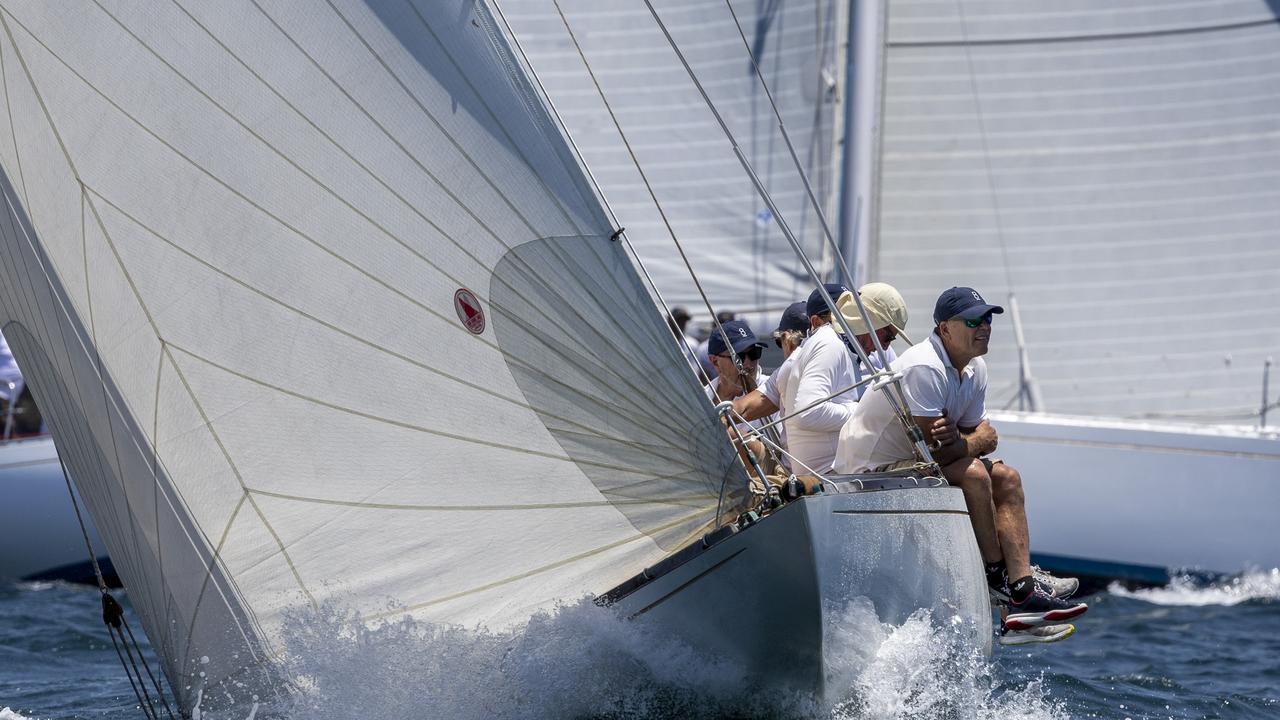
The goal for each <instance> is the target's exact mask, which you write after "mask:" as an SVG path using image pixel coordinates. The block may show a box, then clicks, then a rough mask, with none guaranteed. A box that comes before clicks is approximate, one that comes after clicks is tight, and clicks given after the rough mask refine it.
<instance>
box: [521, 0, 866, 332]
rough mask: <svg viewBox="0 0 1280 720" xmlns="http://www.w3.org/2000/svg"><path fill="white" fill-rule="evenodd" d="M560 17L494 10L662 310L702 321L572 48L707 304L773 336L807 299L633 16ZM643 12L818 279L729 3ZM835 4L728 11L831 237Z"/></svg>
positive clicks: (637, 12) (575, 4) (531, 10)
mask: <svg viewBox="0 0 1280 720" xmlns="http://www.w3.org/2000/svg"><path fill="white" fill-rule="evenodd" d="M559 5H560V7H561V8H562V9H563V11H564V18H565V20H564V21H562V19H561V17H560V15H559V14H558V13H557V12H556V8H555V6H554V5H553V4H552V3H551V2H550V1H549V0H507V1H506V2H503V3H502V4H501V7H502V10H503V12H504V13H505V16H506V18H507V19H508V20H509V21H510V22H511V25H512V28H513V30H514V32H515V35H516V37H517V38H518V39H519V41H520V44H521V47H523V49H524V50H525V51H526V52H527V53H528V54H529V57H530V61H531V64H532V65H533V67H534V69H535V70H536V71H537V73H538V76H539V78H540V79H541V80H542V82H543V83H544V84H545V86H546V88H547V92H548V94H549V95H550V97H551V100H552V102H553V103H554V105H555V107H556V109H557V111H558V112H559V113H560V114H561V115H562V116H563V117H564V120H565V123H566V125H567V126H568V127H569V131H570V134H571V136H572V137H573V139H574V141H575V143H576V144H577V145H578V147H579V148H580V149H581V150H582V153H583V155H584V157H585V158H586V161H587V165H588V166H589V167H590V168H591V170H592V172H593V174H594V175H595V176H596V178H597V179H598V180H599V181H600V183H601V185H602V186H603V188H604V193H605V195H606V197H607V199H608V200H609V204H610V207H612V208H613V210H614V211H615V212H616V213H617V214H618V219H619V222H620V223H621V224H622V225H625V226H626V228H627V235H628V237H629V238H630V239H631V241H632V243H634V244H635V246H636V252H637V253H638V254H639V255H640V256H641V258H642V259H643V260H644V262H645V266H646V267H647V268H648V269H649V271H650V272H651V273H652V274H653V276H654V280H655V283H656V284H657V285H658V287H659V289H660V290H661V291H662V293H663V295H664V297H665V299H666V300H667V301H668V302H669V303H672V304H682V305H686V306H688V307H690V308H691V309H693V310H694V311H695V312H700V313H702V314H704V315H705V313H706V310H705V306H704V305H703V302H702V299H701V298H700V297H699V295H698V293H697V291H696V290H695V288H694V286H693V282H692V280H691V279H690V276H689V271H688V270H687V269H686V268H685V266H684V264H683V262H682V261H681V260H680V257H679V255H678V253H677V252H676V248H675V245H674V244H673V242H672V240H671V236H670V234H669V232H668V231H667V229H666V227H665V225H664V224H663V222H662V218H661V216H660V215H659V213H658V210H657V207H656V206H655V204H654V202H653V199H652V198H651V197H650V194H649V192H648V190H647V189H646V188H645V185H644V181H643V179H642V178H641V176H640V174H639V173H638V172H637V171H636V169H635V166H634V164H633V163H632V161H631V159H630V157H629V156H628V154H627V150H626V148H625V146H624V145H623V142H622V137H621V136H620V135H619V133H618V131H617V129H616V128H615V127H614V124H613V121H612V120H611V119H610V116H609V110H608V109H607V108H606V107H605V105H604V101H602V99H601V94H600V92H598V91H597V90H596V88H595V87H594V85H593V84H592V78H591V74H590V73H589V72H588V67H587V65H584V63H583V59H582V57H580V56H579V54H578V50H577V49H576V48H575V46H574V39H575V38H576V40H577V42H578V43H579V44H580V45H581V48H582V54H583V56H585V57H586V63H587V64H589V66H590V70H591V71H592V72H594V74H595V76H596V80H598V81H599V83H600V86H601V88H602V91H603V94H604V97H605V99H607V101H608V103H609V105H610V106H611V108H612V110H613V112H614V113H615V114H616V116H617V118H618V123H619V125H621V127H622V132H623V133H624V134H625V136H626V139H627V140H628V141H629V142H630V143H631V145H632V147H633V149H634V150H635V153H636V155H637V157H638V158H639V161H640V163H641V166H642V168H643V169H644V171H645V173H646V175H647V177H648V180H649V182H650V183H651V184H652V186H653V189H654V193H655V194H656V195H657V198H658V201H659V202H660V203H661V204H662V209H663V210H664V211H665V212H666V214H667V217H668V219H669V220H670V221H671V224H672V226H673V228H674V230H675V232H676V234H677V236H678V237H679V238H680V240H681V242H682V244H683V245H684V248H685V250H686V251H687V252H688V253H689V254H690V262H691V264H692V265H693V268H694V270H695V271H696V272H697V273H698V279H699V281H700V282H701V283H702V284H703V286H704V288H705V289H706V291H707V295H708V297H709V298H710V300H711V302H712V304H713V305H714V306H715V308H716V309H717V310H732V311H736V312H738V313H740V314H745V315H747V316H748V317H750V318H752V321H753V322H757V323H775V324H776V323H777V320H778V317H779V316H780V315H781V313H782V310H783V309H785V308H786V306H787V305H790V304H791V303H793V302H795V301H796V300H798V299H803V298H805V297H808V294H809V292H811V291H812V290H813V282H812V281H811V280H810V279H809V276H808V275H807V273H806V272H805V270H804V266H803V265H801V264H800V261H799V260H798V259H797V257H796V254H795V252H794V251H793V250H792V249H791V246H790V245H789V244H788V243H787V241H786V239H785V238H784V237H783V235H782V233H781V232H779V230H778V228H777V225H776V224H775V222H774V218H773V216H772V214H771V213H770V212H769V210H768V208H767V207H766V205H765V204H764V202H763V201H762V200H761V199H760V197H759V195H758V194H757V193H756V191H755V189H754V188H753V187H752V184H751V182H750V180H749V178H748V176H747V175H746V174H745V173H744V172H743V170H742V167H741V166H740V165H739V163H738V161H737V160H736V159H735V158H734V155H733V152H732V146H731V145H730V144H729V141H728V140H726V138H725V136H724V133H723V131H722V130H721V129H720V127H719V126H718V125H717V124H716V122H715V119H714V118H713V116H712V114H711V113H710V111H708V110H707V108H706V105H705V103H704V101H703V100H702V98H701V97H700V96H699V94H698V92H697V89H696V88H695V86H694V84H693V83H692V82H691V81H690V79H689V77H688V75H687V74H686V72H685V71H684V69H683V68H681V66H680V65H679V63H678V61H677V60H676V56H675V54H674V53H673V52H672V50H671V48H670V46H669V45H668V42H667V40H666V39H665V38H664V37H663V35H662V32H661V30H660V29H659V27H658V25H657V23H656V22H655V21H654V19H653V16H652V15H651V14H650V13H649V11H648V9H647V8H646V7H645V6H644V4H643V3H639V2H623V1H621V0H562V1H561V2H560V3H559ZM653 5H654V7H655V9H656V10H657V13H658V15H659V17H660V18H661V19H662V21H663V23H664V24H666V25H667V27H668V29H669V30H670V31H671V34H672V36H673V37H674V38H675V41H676V42H677V43H678V45H679V46H680V48H681V49H682V50H683V51H684V52H685V53H686V54H687V55H688V57H689V61H690V63H691V65H692V66H693V69H694V71H695V72H696V73H697V76H698V78H699V80H700V81H701V82H702V83H703V85H705V86H706V88H707V91H708V93H709V94H710V96H711V99H712V101H713V102H714V103H715V104H716V107H717V108H718V109H719V110H720V112H721V113H722V114H723V115H724V116H725V119H726V121H727V122H728V123H729V125H730V128H731V130H732V131H733V133H734V136H735V137H736V138H737V140H738V142H739V143H740V145H741V147H742V150H743V153H744V154H745V155H746V157H747V158H748V160H750V162H751V163H752V165H753V166H754V168H755V169H756V172H757V173H758V174H759V175H760V177H761V179H762V181H763V182H764V184H765V185H766V186H767V187H768V189H769V191H770V193H771V194H772V195H773V197H774V200H775V201H776V202H777V203H778V206H779V208H780V210H781V212H782V214H783V217H784V218H785V220H786V221H787V223H788V224H789V226H790V227H791V229H792V230H793V231H794V232H795V233H796V235H797V236H798V238H799V239H800V241H801V243H802V245H803V246H804V248H805V250H806V253H807V254H808V255H809V256H810V257H811V258H812V259H813V261H814V262H815V264H817V265H818V267H819V271H820V272H823V273H828V272H831V271H832V270H833V269H834V267H835V263H834V261H833V259H832V253H831V252H830V250H829V249H828V245H827V242H826V240H825V239H824V238H823V235H822V229H821V225H820V223H819V222H818V216H817V213H816V212H815V211H814V210H813V209H812V206H811V204H810V201H809V198H808V197H807V195H806V194H805V190H804V185H803V183H802V182H801V180H800V175H799V173H798V172H797V170H796V168H795V164H794V163H793V161H792V159H791V155H790V154H789V153H788V151H787V147H786V144H785V143H784V141H783V137H782V133H781V132H780V131H779V129H778V121H777V118H776V117H775V115H774V111H773V109H772V108H771V107H770V105H769V101H768V98H767V96H766V95H765V91H764V89H763V87H762V86H761V85H760V81H759V80H758V79H757V78H756V76H755V73H754V71H753V70H752V67H751V62H750V60H751V56H750V55H748V50H747V46H744V44H743V40H742V37H741V35H740V34H739V31H738V28H737V27H736V26H735V24H734V19H733V15H731V14H730V12H729V8H728V5H727V4H726V3H724V2H702V3H690V2H686V1H683V0H680V1H673V0H668V1H665V2H664V1H662V0H656V1H655V2H654V3H653ZM844 5H845V3H839V2H834V1H832V0H801V1H800V2H785V3H743V2H734V3H733V8H734V12H735V13H736V14H737V16H738V20H739V21H740V23H741V25H742V29H743V31H744V32H745V34H746V37H747V41H748V43H749V46H750V49H751V53H752V54H754V56H755V58H756V60H757V62H758V63H759V65H760V69H761V71H762V72H763V74H764V77H765V79H766V80H767V81H768V83H769V90H770V91H771V92H772V93H773V95H774V97H775V99H776V100H777V103H778V106H779V108H780V109H781V111H782V114H783V118H784V120H785V122H786V127H787V133H788V135H790V137H791V139H792V142H793V143H794V145H795V147H796V152H797V153H798V154H799V157H800V161H801V166H802V168H803V169H804V172H805V174H806V175H807V176H808V178H809V179H810V181H811V182H812V183H813V187H814V191H815V193H816V194H817V197H818V199H819V202H820V203H821V206H822V207H823V210H824V212H825V213H826V214H827V215H828V219H829V220H830V222H831V225H832V230H833V232H834V231H836V230H837V228H838V220H839V218H838V213H836V212H834V211H833V208H834V207H835V203H836V199H837V198H836V196H837V194H838V191H839V174H838V171H839V167H840V161H839V157H838V154H837V152H836V150H837V148H838V141H839V133H840V131H841V124H840V122H839V120H840V113H841V112H842V105H841V100H842V96H843V92H844V87H843V69H844V68H843V62H844V47H843V41H844V32H843V30H844V28H845V27H846V22H847V21H846V19H845V16H844V15H843V13H844ZM565 21H567V24H568V28H569V29H566V27H565V25H566V22H565ZM570 30H572V36H571V35H570ZM768 327H769V328H771V327H772V325H769V326H768ZM756 329H757V330H760V329H761V328H759V327H757V328H756Z"/></svg>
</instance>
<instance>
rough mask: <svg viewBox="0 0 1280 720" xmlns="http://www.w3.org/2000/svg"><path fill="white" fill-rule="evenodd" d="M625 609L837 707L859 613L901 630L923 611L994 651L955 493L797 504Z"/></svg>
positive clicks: (897, 493)
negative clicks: (844, 652)
mask: <svg viewBox="0 0 1280 720" xmlns="http://www.w3.org/2000/svg"><path fill="white" fill-rule="evenodd" d="M615 604H616V606H617V607H619V608H620V609H621V610H622V611H623V612H624V613H625V614H627V615H629V616H631V617H633V618H636V619H637V620H640V621H641V622H644V623H652V624H653V625H652V626H653V627H654V628H656V629H658V630H660V631H662V632H668V633H670V634H672V635H675V636H678V637H680V638H681V639H682V640H684V641H686V642H687V643H689V645H690V646H692V647H693V648H694V649H695V650H697V651H699V652H701V653H704V654H706V655H707V656H708V657H714V658H716V659H717V660H720V661H726V662H730V663H734V664H735V665H736V666H738V667H740V668H741V669H742V671H743V673H744V676H745V677H750V678H755V679H758V680H761V681H765V682H766V683H767V684H768V685H769V686H771V687H773V688H775V689H779V690H782V691H794V692H800V693H805V694H809V695H811V696H814V697H817V698H821V699H823V700H826V701H830V700H834V699H836V698H835V697H829V695H830V694H831V693H838V692H840V691H842V690H845V689H847V688H846V687H839V686H831V687H829V685H831V682H830V681H832V680H836V681H837V682H838V677H836V676H837V675H838V667H839V666H841V665H844V664H846V663H847V659H848V658H847V657H840V656H839V655H840V653H841V649H840V647H841V641H842V640H844V641H846V642H847V640H848V638H841V637H840V636H839V634H840V633H841V632H844V631H846V630H848V629H849V628H847V625H846V620H847V618H848V616H849V612H850V611H851V610H857V609H858V608H867V607H870V608H873V609H874V615H875V619H876V620H878V622H882V623H892V624H895V625H896V624H901V623H902V622H904V621H905V620H907V619H908V618H909V617H910V616H911V615H912V614H913V613H914V612H916V611H917V610H919V609H921V608H925V609H929V610H931V611H932V613H933V619H934V620H935V622H939V623H941V624H948V625H949V624H951V621H952V618H957V617H958V618H959V619H960V620H962V623H960V624H959V625H956V627H959V628H962V630H961V631H960V632H961V633H962V636H963V637H962V641H963V642H965V643H966V644H969V645H970V646H976V647H978V648H980V649H981V651H982V652H984V653H989V652H990V648H991V609H990V605H989V601H988V598H987V589H986V583H985V581H984V578H983V571H982V562H981V558H980V557H979V554H978V547H977V543H976V541H975V540H974V536H973V531H972V529H971V527H970V524H969V516H968V512H967V511H966V510H965V505H964V498H963V495H962V494H961V492H960V491H959V490H958V489H955V488H949V487H943V488H910V489H895V490H878V491H866V492H847V493H830V494H822V495H817V496H810V497H806V498H802V499H800V500H797V501H794V502H792V503H790V504H789V505H787V506H784V507H783V508H781V509H779V510H778V511H776V512H775V513H773V514H772V515H769V516H767V517H765V518H763V519H762V520H760V521H759V522H757V523H755V524H754V525H751V526H749V527H747V528H745V529H743V530H741V531H739V532H738V533H736V534H734V535H732V536H730V537H728V538H726V539H724V540H722V541H720V542H718V543H717V544H715V545H713V546H711V547H710V548H709V549H707V550H706V551H704V552H703V553H701V554H700V555H698V556H696V557H694V558H692V559H690V560H688V561H687V562H685V563H683V564H681V565H679V566H678V567H676V568H675V569H673V570H670V571H669V572H667V573H666V574H664V575H661V576H659V577H656V578H655V579H653V580H651V581H649V582H648V583H647V584H645V585H642V586H640V587H639V588H637V589H635V590H633V591H631V592H630V593H629V594H626V595H624V596H623V597H621V598H620V599H617V600H616V601H615Z"/></svg>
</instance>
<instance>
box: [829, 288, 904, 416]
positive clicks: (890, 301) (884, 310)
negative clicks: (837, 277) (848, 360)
mask: <svg viewBox="0 0 1280 720" xmlns="http://www.w3.org/2000/svg"><path fill="white" fill-rule="evenodd" d="M858 295H859V296H860V297H861V298H862V306H863V307H864V308H866V309H867V315H868V316H870V318H871V328H870V329H867V324H866V323H865V322H863V320H862V313H860V312H858V304H857V303H856V302H854V300H853V293H851V292H846V293H843V294H842V295H840V297H839V298H837V299H836V308H837V309H838V310H840V314H841V315H843V316H844V319H845V322H847V323H849V329H850V330H852V331H853V339H854V340H857V341H858V345H860V346H861V347H862V351H863V352H865V353H866V354H867V357H868V358H870V359H871V365H872V367H873V368H874V369H875V370H882V369H884V367H885V366H886V365H887V364H888V363H891V362H893V361H894V360H895V359H897V357H898V355H897V353H895V352H894V351H893V348H892V347H891V346H890V344H891V343H892V342H893V341H894V340H896V339H897V338H902V339H903V340H905V341H906V342H907V344H908V345H911V344H913V343H912V342H911V338H909V337H907V333H906V332H905V331H904V330H903V328H905V327H906V326H907V301H906V300H903V299H902V293H899V292H898V290H897V288H895V287H894V286H892V285H890V284H889V283H882V282H873V283H867V284H866V285H863V286H862V287H860V288H858ZM837 332H840V330H839V328H837ZM873 332H874V333H875V337H876V338H877V339H879V340H880V347H882V348H884V352H885V358H884V363H883V364H882V363H881V361H880V355H879V353H877V352H876V343H875V340H873V339H872V337H871V334H872V333H873ZM841 334H843V333H841ZM854 363H855V364H856V368H855V370H856V373H857V379H858V380H861V379H862V378H863V377H864V376H865V375H866V374H867V373H866V369H865V368H863V367H862V361H861V358H857V357H855V358H854ZM864 390H866V386H865V385H861V386H859V387H858V390H857V393H858V397H859V398H861V397H862V393H863V391H864Z"/></svg>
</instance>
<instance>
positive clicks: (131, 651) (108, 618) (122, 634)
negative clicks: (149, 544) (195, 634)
mask: <svg viewBox="0 0 1280 720" xmlns="http://www.w3.org/2000/svg"><path fill="white" fill-rule="evenodd" d="M54 451H55V452H57V453H58V464H59V465H60V466H61V467H62V479H63V480H64V481H65V482H66V483H67V494H68V495H69V496H70V497H71V507H72V509H74V510H75V512H76V522H78V523H79V524H80V535H81V537H83V538H84V546H85V549H86V550H88V551H89V562H90V563H91V564H92V565H93V574H94V577H95V578H96V579H97V581H98V592H99V593H101V595H102V622H103V624H105V625H106V626H107V634H108V635H110V636H111V645H112V646H113V647H114V648H115V650H116V657H118V658H119V659H120V664H121V666H123V667H124V671H125V675H127V676H128V678H129V686H130V687H132V688H133V695H134V697H135V698H136V699H137V700H138V706H139V707H140V708H142V712H143V714H144V715H146V716H147V717H148V718H149V720H159V718H160V713H159V710H157V708H156V704H155V700H153V699H152V698H151V693H150V692H149V691H148V690H147V683H146V681H145V680H144V679H143V677H142V675H143V671H145V672H146V675H147V677H148V678H150V680H151V686H152V687H153V688H154V689H155V694H156V697H157V698H159V700H160V702H161V704H162V705H164V710H165V715H166V716H167V717H168V718H169V720H176V716H175V715H174V714H173V708H171V707H170V706H169V700H168V698H167V697H166V695H165V692H164V690H163V689H162V688H161V687H160V682H159V681H158V680H157V679H156V675H155V673H153V672H152V671H151V665H150V663H148V662H147V658H146V656H145V655H144V654H143V653H142V647H141V646H140V645H139V644H138V639H137V638H136V637H135V636H134V634H133V628H131V627H130V626H129V621H128V620H127V619H126V618H125V615H124V608H123V607H122V606H121V605H120V603H119V601H117V600H116V599H115V597H113V596H112V595H111V591H110V590H109V589H108V588H107V582H106V579H105V578H104V577H103V575H102V567H101V566H100V565H99V564H98V556H97V554H96V553H94V551H93V543H92V542H91V541H90V540H89V531H88V530H87V529H86V528H85V524H84V516H83V515H82V514H81V512H80V503H79V502H78V501H77V500H76V494H75V491H74V490H73V489H72V488H71V474H70V473H68V472H67V464H66V462H65V461H63V459H62V453H61V452H59V451H58V450H57V447H56V446H55V448H54ZM126 636H127V637H126ZM121 646H123V647H124V650H123V652H122V651H121ZM126 658H127V660H126ZM139 663H141V664H142V670H139V669H138V664H139Z"/></svg>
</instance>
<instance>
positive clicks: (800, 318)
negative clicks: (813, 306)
mask: <svg viewBox="0 0 1280 720" xmlns="http://www.w3.org/2000/svg"><path fill="white" fill-rule="evenodd" d="M804 309H805V304H804V303H803V302H797V303H791V304H790V305H788V306H787V309H786V310H783V311H782V319H781V320H779V321H778V329H777V330H774V332H787V331H788V330H799V331H800V332H804V331H805V330H808V329H809V316H808V315H806V314H805V312H804Z"/></svg>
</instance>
